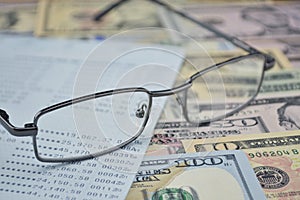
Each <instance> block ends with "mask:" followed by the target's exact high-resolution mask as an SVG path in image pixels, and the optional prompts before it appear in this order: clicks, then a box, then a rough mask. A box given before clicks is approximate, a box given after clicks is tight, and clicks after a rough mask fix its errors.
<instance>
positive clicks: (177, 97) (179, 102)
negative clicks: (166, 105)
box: [176, 95, 183, 106]
mask: <svg viewBox="0 0 300 200" xmlns="http://www.w3.org/2000/svg"><path fill="white" fill-rule="evenodd" d="M176 101H177V103H178V104H179V105H180V106H183V102H182V100H181V97H180V96H177V95H176Z"/></svg>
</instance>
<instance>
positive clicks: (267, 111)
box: [0, 0, 300, 200]
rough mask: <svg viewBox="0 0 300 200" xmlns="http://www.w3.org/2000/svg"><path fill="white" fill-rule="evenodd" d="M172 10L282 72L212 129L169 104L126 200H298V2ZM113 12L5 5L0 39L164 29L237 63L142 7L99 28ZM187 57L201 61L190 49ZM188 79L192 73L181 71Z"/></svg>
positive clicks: (100, 4) (171, 19) (43, 1)
mask: <svg viewBox="0 0 300 200" xmlns="http://www.w3.org/2000/svg"><path fill="white" fill-rule="evenodd" d="M166 2H169V3H170V4H174V6H176V7H177V8H179V9H181V10H183V11H185V12H187V13H189V14H190V15H192V16H194V17H195V18H197V19H199V20H201V21H203V22H206V23H208V24H210V25H212V26H214V27H216V28H218V29H220V30H222V31H224V32H226V33H229V34H231V35H235V36H237V37H239V38H240V39H242V40H244V41H246V42H247V43H249V44H251V45H253V46H255V47H257V48H258V49H260V50H262V51H264V52H267V53H268V54H270V55H272V56H273V57H274V58H275V59H276V65H275V67H274V68H273V69H272V70H270V71H268V72H267V73H266V74H265V77H264V80H263V84H262V86H261V90H260V93H259V94H258V96H257V97H256V99H255V100H253V101H252V102H251V103H250V104H249V105H248V106H247V107H246V108H245V109H243V110H241V111H240V112H238V113H236V114H234V115H233V116H231V117H228V118H225V119H222V120H219V121H215V122H212V123H211V124H209V125H205V126H203V125H202V126H196V125H192V124H189V123H187V122H186V121H185V119H184V118H183V117H182V113H181V109H180V106H179V104H178V103H177V101H176V99H175V98H169V99H168V101H167V103H166V106H165V109H164V111H163V114H162V115H161V118H160V120H159V121H158V123H157V125H156V128H155V131H154V133H153V137H152V138H151V141H150V144H149V148H148V150H147V153H146V155H145V157H144V160H143V162H142V164H141V166H140V170H139V171H138V172H137V174H136V178H135V180H134V182H133V184H132V186H131V189H130V191H129V193H128V197H127V199H147V200H148V199H149V200H150V199H155V200H156V199H197V200H198V199H199V200H200V199H258V200H260V199H280V200H285V199H286V200H288V199H300V131H299V129H300V114H299V113H300V49H299V46H300V23H299V19H300V5H299V2H296V1H284V2H280V1H267V2H263V3H261V2H257V1H253V2H247V3H245V2H235V1H230V2H227V3H224V2H217V3H216V2H214V3H213V4H212V3H211V2H205V1H196V0H194V1H187V0H185V1H184V0H176V1H174V2H173V1H166ZM110 3H111V2H110V1H98V0H87V1H76V0H64V1H61V0H39V1H33V0H31V1H30V0H28V1H22V3H12V2H10V3H1V4H0V5H1V6H0V31H1V33H3V34H24V35H34V36H37V37H40V36H43V37H64V38H81V39H95V38H96V39H105V38H106V37H108V36H111V35H113V34H116V33H119V32H120V31H126V30H129V29H133V28H141V27H164V28H169V29H173V30H176V31H178V32H183V33H185V34H188V35H190V36H191V37H193V38H194V39H195V40H197V41H201V42H202V44H203V47H204V48H205V49H206V50H207V51H208V52H209V55H210V56H211V58H210V59H213V60H214V62H218V61H221V60H224V59H226V58H232V57H235V56H237V55H240V54H241V51H240V50H238V49H236V48H235V47H233V46H231V45H230V44H227V43H224V42H222V41H219V39H218V38H215V36H213V35H212V34H211V33H209V32H205V31H202V32H201V34H199V31H198V28H197V27H195V26H192V25H190V24H189V23H185V21H184V20H182V19H181V18H180V17H178V16H175V15H172V14H170V13H169V12H167V11H166V10H163V9H161V8H159V7H157V6H154V9H149V6H148V4H149V2H148V1H146V0H145V1H142V0H138V1H137V0H135V1H129V2H128V5H127V6H122V7H120V8H119V9H117V10H116V11H114V12H112V13H111V14H109V15H107V16H106V17H105V18H104V19H102V20H101V22H95V21H92V20H91V19H92V18H93V15H94V14H95V13H97V12H98V11H99V10H101V8H105V7H107V6H108V5H109V4H110ZM143 39H145V38H143ZM151 39H153V38H151ZM187 57H188V58H189V59H199V55H196V54H194V52H193V50H191V51H190V52H188V53H187ZM185 73H187V74H190V73H192V72H191V71H189V69H188V68H187V67H185V66H184V65H183V66H182V74H185ZM179 79H180V77H179ZM178 81H180V80H178ZM231 84H232V87H230V88H231V91H230V93H231V94H232V95H235V96H239V95H243V93H244V92H247V91H246V90H247V83H244V84H245V85H244V86H242V87H241V86H240V84H243V83H239V82H238V81H237V82H232V83H231ZM237 84H238V85H239V87H236V85H237ZM238 88H243V89H242V90H241V89H238Z"/></svg>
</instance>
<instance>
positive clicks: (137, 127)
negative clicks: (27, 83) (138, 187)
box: [0, 0, 275, 162]
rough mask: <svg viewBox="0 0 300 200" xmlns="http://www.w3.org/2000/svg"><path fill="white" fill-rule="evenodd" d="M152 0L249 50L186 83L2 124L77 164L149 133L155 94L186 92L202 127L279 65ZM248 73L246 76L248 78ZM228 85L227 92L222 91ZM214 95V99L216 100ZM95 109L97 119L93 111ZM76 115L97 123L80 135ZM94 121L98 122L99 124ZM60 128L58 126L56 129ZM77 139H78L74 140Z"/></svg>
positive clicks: (46, 155)
mask: <svg viewBox="0 0 300 200" xmlns="http://www.w3.org/2000/svg"><path fill="white" fill-rule="evenodd" d="M125 1H127V0H121V1H118V2H116V3H114V4H112V5H111V6H109V7H107V8H106V9H104V10H103V11H102V12H101V13H99V14H98V15H97V16H96V17H95V20H99V19H100V18H101V17H103V16H104V15H106V14H107V13H109V11H110V10H112V9H114V8H116V7H118V6H119V5H121V4H122V3H124V2H125ZM150 1H151V2H153V3H155V4H158V5H160V6H163V7H164V8H166V9H167V10H169V11H171V12H173V13H175V14H177V15H179V16H181V17H183V18H186V19H188V20H190V21H191V22H193V23H195V24H196V25H199V26H201V27H204V28H206V29H207V30H209V31H211V32H213V33H215V34H216V35H217V36H219V37H222V38H224V39H226V40H228V41H229V42H231V43H232V44H234V45H235V46H237V47H239V48H241V49H243V50H245V51H247V52H248V54H247V55H244V56H239V57H235V58H232V59H229V60H227V61H224V62H221V63H218V64H215V65H213V66H210V67H208V68H205V69H204V70H200V71H198V72H197V73H195V74H194V75H192V76H191V77H190V78H189V79H188V80H186V81H185V82H184V83H183V84H181V85H179V86H177V87H174V88H171V89H166V90H155V91H150V90H147V89H145V88H142V87H130V88H120V89H114V90H108V91H103V92H98V93H94V94H90V95H86V96H81V97H78V98H74V99H71V100H68V101H64V102H61V103H58V104H55V105H52V106H50V107H47V108H44V109H42V110H40V111H39V112H38V113H37V114H36V115H35V117H34V120H33V122H32V123H28V124H25V125H24V127H15V126H14V125H12V124H11V123H10V122H9V116H8V114H7V113H6V112H5V111H4V110H0V123H1V124H2V126H3V127H4V128H5V129H6V130H7V131H8V132H9V133H10V134H12V135H14V136H18V137H24V136H31V137H32V138H33V148H34V153H35V156H36V158H37V159H38V160H39V161H42V162H74V161H81V160H85V159H90V158H94V157H98V156H102V155H105V154H108V153H111V152H114V151H116V150H118V149H120V148H124V147H125V146H126V145H128V144H130V143H132V142H133V141H135V140H136V139H137V138H138V137H140V136H141V134H142V133H143V131H144V129H145V127H146V125H147V123H148V121H149V116H150V112H151V107H152V101H153V98H156V97H164V96H170V95H176V94H179V93H180V94H182V101H179V103H180V105H181V107H182V110H183V115H184V117H185V119H186V120H187V121H188V122H189V123H193V124H197V125H202V124H207V123H210V122H212V121H216V120H220V119H222V118H225V117H227V116H230V115H232V114H233V113H236V112H238V111H240V110H241V109H243V108H244V107H245V106H247V105H248V104H249V102H250V101H252V100H253V99H254V98H255V97H256V95H257V94H258V92H259V89H260V86H261V84H262V80H263V77H264V72H265V71H266V70H268V69H271V68H272V67H273V66H274V63H275V59H274V58H273V57H271V56H269V55H267V54H264V53H262V52H260V51H258V50H256V49H255V48H253V47H251V46H249V45H248V44H246V43H245V42H243V41H241V40H239V39H237V38H236V37H232V36H229V35H227V34H225V33H223V32H221V31H219V30H217V29H215V28H213V27H211V26H208V25H207V24H205V23H202V22H200V21H198V20H196V19H194V18H192V17H191V16H189V15H188V14H186V13H183V12H181V11H179V10H177V9H175V8H173V7H171V6H169V5H167V4H165V3H164V2H161V1H159V0H150ZM239 74H242V75H245V74H246V75H247V79H249V80H251V81H249V82H248V83H247V87H248V90H247V92H245V93H244V94H243V95H241V96H234V95H231V94H230V93H229V92H227V90H226V87H227V84H226V83H224V80H225V78H226V77H227V78H228V77H234V78H239ZM243 77H244V76H243ZM220 87H222V88H223V91H224V92H223V93H221V94H220V93H218V89H219V88H220ZM212 93H214V94H213V97H214V98H213V99H212ZM90 112H93V114H94V116H95V119H97V120H96V121H90V120H91V119H89V118H88V117H85V116H88V114H87V113H90ZM74 113H75V114H76V113H77V114H79V115H80V116H82V117H81V118H80V119H81V120H83V122H82V121H81V122H80V123H85V121H86V122H88V123H89V124H92V125H91V126H88V128H87V129H85V130H84V131H83V132H81V133H80V135H79V134H78V133H76V131H74V130H76V129H77V126H76V123H77V122H76V120H74V117H73V116H74ZM93 124H94V125H93ZM54 129H55V130H54ZM72 139H74V140H72Z"/></svg>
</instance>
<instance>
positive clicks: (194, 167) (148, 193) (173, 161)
mask: <svg viewBox="0 0 300 200" xmlns="http://www.w3.org/2000/svg"><path fill="white" fill-rule="evenodd" d="M127 199H128V200H129V199H130V200H131V199H145V200H150V199H151V200H159V199H190V200H192V199H194V200H200V199H201V200H211V199H228V200H229V199H230V200H241V199H249V200H250V199H253V200H254V199H255V200H256V199H260V200H262V199H265V196H264V194H263V191H262V189H261V187H260V186H259V184H258V181H257V180H256V178H255V176H254V173H253V170H252V169H251V167H250V165H249V162H248V160H247V158H246V156H245V155H244V153H243V152H240V151H227V152H214V153H209V154H207V153H206V154H199V153H197V154H181V155H180V154H178V155H169V156H156V157H146V158H145V159H144V161H143V162H142V164H141V167H140V169H139V171H138V172H137V175H136V178H135V180H134V183H133V185H132V186H131V189H130V191H129V193H128V196H127Z"/></svg>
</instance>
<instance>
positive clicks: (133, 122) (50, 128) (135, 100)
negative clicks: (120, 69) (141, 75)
mask: <svg viewBox="0 0 300 200" xmlns="http://www.w3.org/2000/svg"><path fill="white" fill-rule="evenodd" d="M150 104H151V102H150V98H149V95H148V93H146V92H140V91H133V92H123V93H114V94H113V95H108V96H102V97H99V98H93V99H92V100H88V101H84V102H80V103H76V104H73V105H71V106H67V107H64V108H61V109H58V110H55V111H52V112H49V113H47V114H45V115H43V116H41V118H39V120H38V124H37V125H38V127H39V132H38V135H37V146H38V153H39V155H40V156H41V157H42V158H55V159H66V158H67V159H69V158H78V157H82V156H87V155H94V156H97V154H101V153H103V152H105V151H108V150H111V149H112V148H114V147H116V146H118V145H121V144H124V143H127V142H128V141H131V140H132V139H133V138H135V137H136V136H137V135H138V134H140V133H141V131H142V130H143V129H144V126H145V123H146V121H147V119H148V114H149V109H150V106H151V105H150Z"/></svg>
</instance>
